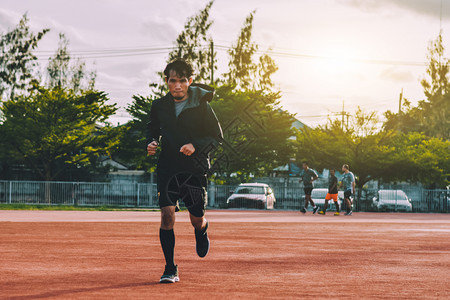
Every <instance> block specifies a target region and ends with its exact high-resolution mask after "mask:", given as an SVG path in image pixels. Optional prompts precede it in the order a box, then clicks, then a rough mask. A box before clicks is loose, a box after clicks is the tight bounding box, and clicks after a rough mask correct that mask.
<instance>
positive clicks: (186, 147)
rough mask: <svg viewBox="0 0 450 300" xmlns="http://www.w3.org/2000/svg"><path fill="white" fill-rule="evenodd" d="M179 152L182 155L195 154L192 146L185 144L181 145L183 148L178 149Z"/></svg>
mask: <svg viewBox="0 0 450 300" xmlns="http://www.w3.org/2000/svg"><path fill="white" fill-rule="evenodd" d="M180 152H181V153H183V154H184V155H187V156H191V155H192V154H193V153H194V152H195V148H194V145H192V144H186V145H183V147H181V148H180Z"/></svg>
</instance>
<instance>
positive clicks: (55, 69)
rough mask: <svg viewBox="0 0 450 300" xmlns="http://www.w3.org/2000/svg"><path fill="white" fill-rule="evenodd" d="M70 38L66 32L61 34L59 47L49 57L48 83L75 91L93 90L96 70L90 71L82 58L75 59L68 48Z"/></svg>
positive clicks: (51, 86)
mask: <svg viewBox="0 0 450 300" xmlns="http://www.w3.org/2000/svg"><path fill="white" fill-rule="evenodd" d="M68 46H69V40H68V39H67V38H66V36H65V34H64V33H60V34H59V43H58V49H57V50H56V52H55V55H54V56H53V57H50V58H49V62H48V66H47V77H48V79H47V85H48V87H50V88H55V87H59V88H68V89H71V90H73V91H74V92H75V93H78V92H80V91H81V90H93V89H94V87H95V78H96V72H95V71H91V72H88V71H87V70H86V63H85V62H84V61H81V60H80V59H78V60H76V61H73V59H72V58H71V56H70V52H69V49H68Z"/></svg>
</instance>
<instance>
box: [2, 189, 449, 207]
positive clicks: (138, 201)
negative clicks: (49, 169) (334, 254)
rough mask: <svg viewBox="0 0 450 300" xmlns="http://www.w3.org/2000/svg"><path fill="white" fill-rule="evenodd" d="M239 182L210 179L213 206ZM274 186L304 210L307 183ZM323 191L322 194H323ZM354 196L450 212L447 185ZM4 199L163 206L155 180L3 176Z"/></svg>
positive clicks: (369, 203) (368, 202)
mask: <svg viewBox="0 0 450 300" xmlns="http://www.w3.org/2000/svg"><path fill="white" fill-rule="evenodd" d="M236 187H237V186H229V185H215V184H210V185H209V186H208V206H209V207H210V208H219V209H227V208H228V204H227V199H228V198H229V197H230V195H231V194H232V193H233V191H234V190H235V189H236ZM271 187H272V189H273V193H274V195H275V198H276V204H275V206H274V208H275V209H280V210H299V209H300V208H301V207H303V206H304V203H305V202H304V196H305V195H304V192H303V189H302V188H300V187H298V186H294V187H289V186H285V185H283V184H279V185H271ZM319 190H321V192H323V195H322V194H320V193H318V192H319ZM315 192H316V193H315ZM325 194H326V190H325V189H319V188H317V189H316V190H315V191H314V190H313V199H314V197H316V199H314V200H316V202H317V203H318V205H319V206H323V203H324V195H325ZM314 195H316V196H314ZM317 195H319V196H317ZM317 197H318V198H317ZM355 197H356V199H355V201H354V205H353V211H394V212H395V211H407V212H409V211H411V212H436V213H448V212H450V193H449V191H448V190H445V189H444V190H427V189H423V188H418V187H411V188H403V189H402V190H398V189H397V190H384V191H383V190H374V189H363V190H361V191H358V190H357V191H356V195H355ZM339 198H340V200H339V202H340V205H341V208H345V207H344V206H345V205H344V203H343V201H342V200H343V199H342V198H343V196H342V195H341V194H339ZM0 203H2V204H32V205H36V204H39V205H75V206H118V207H143V208H144V207H145V208H147V207H148V208H153V207H158V196H157V189H156V184H151V183H103V182H102V183H98V182H42V181H0ZM246 203H248V201H246ZM243 204H244V203H243ZM330 204H331V203H330ZM181 205H183V204H182V203H181ZM236 206H238V207H239V205H236V203H235V204H234V205H233V207H236ZM253 207H255V206H253ZM242 208H245V207H244V206H242ZM309 209H311V206H310V207H309ZM330 209H331V210H333V209H334V206H333V205H331V206H330Z"/></svg>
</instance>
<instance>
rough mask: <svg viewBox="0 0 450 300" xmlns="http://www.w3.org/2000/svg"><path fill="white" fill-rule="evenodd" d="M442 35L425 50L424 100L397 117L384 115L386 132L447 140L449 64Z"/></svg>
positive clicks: (391, 114)
mask: <svg viewBox="0 0 450 300" xmlns="http://www.w3.org/2000/svg"><path fill="white" fill-rule="evenodd" d="M444 51H445V48H444V43H443V40H442V32H440V33H439V35H438V37H437V38H436V40H434V41H431V42H430V45H429V47H428V55H427V59H428V68H427V71H426V77H425V78H423V79H422V81H421V84H422V87H423V89H424V94H425V96H426V99H425V100H421V101H419V103H418V105H417V106H411V105H409V102H407V105H406V106H405V107H404V111H403V112H401V113H400V114H396V113H393V112H391V111H387V112H386V113H385V117H386V122H385V124H384V127H385V128H386V129H388V130H389V129H395V130H399V131H402V132H405V133H406V132H411V131H416V132H424V133H425V134H427V135H428V136H432V137H438V138H443V139H446V140H449V139H450V120H449V118H448V112H449V110H450V83H449V70H450V63H449V60H448V58H446V57H445V56H444V55H445V54H444Z"/></svg>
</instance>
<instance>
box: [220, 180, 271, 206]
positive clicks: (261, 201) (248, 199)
mask: <svg viewBox="0 0 450 300" xmlns="http://www.w3.org/2000/svg"><path fill="white" fill-rule="evenodd" d="M275 202H276V199H275V195H274V194H273V191H272V189H271V188H270V186H269V185H267V184H265V183H241V184H240V185H239V186H238V187H237V188H236V190H235V191H234V193H233V194H232V195H231V196H230V197H229V198H228V199H227V206H228V207H229V208H259V209H273V208H274V206H275Z"/></svg>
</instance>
